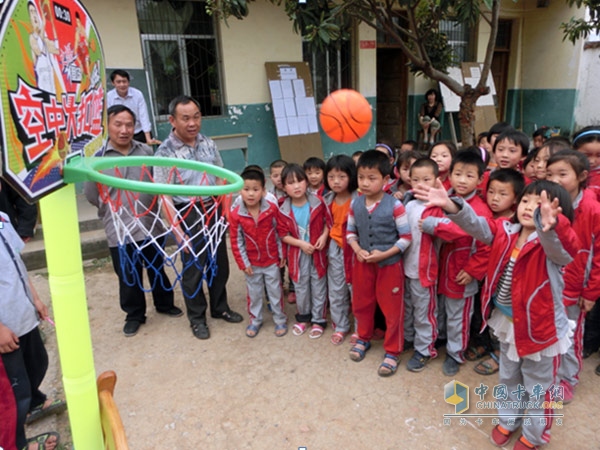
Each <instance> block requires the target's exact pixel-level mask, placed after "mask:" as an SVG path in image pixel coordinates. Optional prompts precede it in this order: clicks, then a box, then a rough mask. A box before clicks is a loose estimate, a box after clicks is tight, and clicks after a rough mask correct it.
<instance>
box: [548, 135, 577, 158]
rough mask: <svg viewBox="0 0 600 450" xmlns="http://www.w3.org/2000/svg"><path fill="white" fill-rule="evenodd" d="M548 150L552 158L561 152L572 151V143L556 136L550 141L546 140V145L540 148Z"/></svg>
mask: <svg viewBox="0 0 600 450" xmlns="http://www.w3.org/2000/svg"><path fill="white" fill-rule="evenodd" d="M542 148H547V149H548V154H549V155H550V156H552V155H554V154H555V153H558V152H560V151H561V150H572V149H573V147H572V146H571V142H570V141H569V140H568V139H567V138H566V137H562V136H554V137H551V138H549V139H546V140H545V141H544V143H543V144H542V145H541V146H540V149H542Z"/></svg>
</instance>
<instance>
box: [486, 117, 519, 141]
mask: <svg viewBox="0 0 600 450" xmlns="http://www.w3.org/2000/svg"><path fill="white" fill-rule="evenodd" d="M511 130H514V128H513V126H512V125H511V124H510V123H507V122H497V123H495V124H494V125H492V128H490V131H488V134H487V140H488V142H489V143H490V144H491V142H490V139H491V137H492V136H493V135H494V134H502V133H504V132H505V131H511Z"/></svg>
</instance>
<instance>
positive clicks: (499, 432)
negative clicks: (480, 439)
mask: <svg viewBox="0 0 600 450" xmlns="http://www.w3.org/2000/svg"><path fill="white" fill-rule="evenodd" d="M513 433H514V431H508V430H507V429H506V428H504V427H502V425H496V426H495V427H494V429H493V430H492V434H490V441H491V442H492V444H494V445H495V446H496V447H504V446H505V445H506V444H508V441H510V438H511V437H512V435H513Z"/></svg>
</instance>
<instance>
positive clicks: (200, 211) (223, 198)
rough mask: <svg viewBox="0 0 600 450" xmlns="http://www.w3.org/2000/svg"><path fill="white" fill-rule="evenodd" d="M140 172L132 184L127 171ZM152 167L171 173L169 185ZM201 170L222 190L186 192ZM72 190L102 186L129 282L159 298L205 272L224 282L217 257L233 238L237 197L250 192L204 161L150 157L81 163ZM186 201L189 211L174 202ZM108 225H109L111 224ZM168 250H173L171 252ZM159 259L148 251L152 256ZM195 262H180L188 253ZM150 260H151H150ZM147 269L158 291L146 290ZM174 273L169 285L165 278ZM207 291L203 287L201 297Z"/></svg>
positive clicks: (74, 163)
mask: <svg viewBox="0 0 600 450" xmlns="http://www.w3.org/2000/svg"><path fill="white" fill-rule="evenodd" d="M130 167H138V168H140V169H141V175H140V176H139V179H131V178H130V175H128V168H130ZM153 167H167V168H169V169H168V173H169V176H168V181H169V184H166V183H164V184H163V183H155V182H154V178H153ZM186 170H188V171H189V170H194V171H198V172H202V173H203V174H204V176H203V179H202V183H204V182H205V181H206V182H207V183H208V181H207V180H206V176H207V175H212V176H214V177H217V178H220V179H222V180H224V181H225V182H226V184H223V185H216V186H215V185H208V184H202V185H200V186H190V185H185V184H183V177H182V173H183V172H184V171H186ZM64 180H65V182H67V183H73V182H81V181H92V182H96V185H97V188H98V194H99V199H100V202H101V203H102V204H103V205H104V206H105V207H106V208H107V209H108V210H109V211H110V216H111V218H112V226H114V230H115V233H116V236H117V240H118V249H119V258H120V262H121V267H122V268H123V279H124V281H125V282H126V283H127V284H128V285H130V286H133V285H136V284H137V285H138V286H139V287H140V288H141V289H143V290H145V291H147V292H148V291H152V289H153V288H154V287H155V286H156V283H161V284H162V287H163V288H164V289H171V288H172V287H174V286H176V285H177V284H179V283H180V282H181V280H182V278H183V274H184V273H185V271H186V270H188V269H190V268H191V267H194V266H195V267H196V268H197V269H200V270H202V273H203V279H205V280H206V281H207V283H208V284H209V285H210V283H211V282H212V280H213V278H214V277H215V275H216V274H217V269H218V267H217V261H216V254H217V248H218V246H219V244H220V243H221V239H222V237H223V235H224V234H225V231H226V230H227V226H228V223H227V213H228V211H229V206H230V204H231V195H232V194H233V192H236V191H239V190H240V189H241V188H242V186H243V181H242V179H241V178H240V177H239V176H238V175H237V174H235V173H233V172H231V171H229V170H227V169H224V168H222V167H217V166H213V165H209V164H204V163H201V162H198V161H190V160H181V159H176V158H159V157H145V156H128V157H116V158H109V157H88V158H74V159H73V160H71V161H69V162H68V163H67V164H66V165H65V167H64ZM178 198H185V199H186V202H184V203H180V204H177V203H174V202H173V199H178ZM105 225H106V224H105ZM165 244H166V245H165ZM149 249H150V250H152V251H147V250H149ZM184 252H185V253H187V254H189V256H191V257H189V258H187V257H186V258H181V257H180V256H181V254H182V253H184ZM148 255H151V256H150V257H149V256H148ZM140 263H142V264H143V265H144V267H146V268H147V269H150V270H152V271H153V272H154V273H155V276H154V277H153V278H154V280H153V285H152V286H150V287H149V288H146V287H144V283H143V279H140V277H139V276H138V273H139V272H138V271H136V270H133V268H134V267H136V266H139V264H140ZM165 273H172V274H173V276H172V277H171V276H170V277H169V278H170V281H171V283H169V280H165V279H163V276H162V274H165ZM200 289H202V283H198V286H197V287H196V291H195V292H185V294H186V295H188V296H194V295H196V294H197V291H198V290H200Z"/></svg>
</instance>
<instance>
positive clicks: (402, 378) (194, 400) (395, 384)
mask: <svg viewBox="0 0 600 450" xmlns="http://www.w3.org/2000/svg"><path fill="white" fill-rule="evenodd" d="M32 277H33V282H34V284H35V286H36V287H37V289H38V290H39V292H40V294H41V296H42V298H44V299H46V300H48V299H49V293H48V283H47V277H46V276H44V275H43V274H40V273H37V274H35V273H32ZM85 278H86V289H87V299H88V309H89V316H90V325H91V332H92V340H93V346H94V359H95V364H96V371H97V373H100V372H102V371H104V370H107V369H113V370H115V371H116V372H117V375H118V382H117V387H116V393H115V398H116V402H117V404H118V406H119V409H120V412H121V416H122V419H123V422H124V425H125V428H126V431H127V437H128V440H129V445H130V448H131V449H135V450H141V449H180V450H188V449H193V448H203V449H260V450H264V449H276V448H277V449H294V450H295V449H300V448H306V449H308V450H320V449H334V448H344V449H373V448H381V449H402V448H411V449H432V448H435V449H439V450H443V449H475V448H477V449H492V448H494V447H493V446H492V444H491V443H490V442H489V440H488V439H489V438H488V436H489V433H490V430H491V429H492V422H491V419H489V418H486V419H485V420H483V421H482V423H481V424H478V423H476V421H475V420H476V419H475V418H469V419H467V420H465V421H464V423H463V424H460V423H459V420H458V419H452V421H451V424H450V425H446V424H444V417H443V415H444V414H450V413H453V412H454V408H453V406H451V405H449V404H447V403H445V401H444V385H445V384H446V383H448V382H449V381H451V380H452V378H449V377H446V376H444V375H443V374H442V362H443V359H444V353H443V352H442V354H441V356H440V357H439V358H438V359H436V360H433V361H431V362H430V364H429V365H428V366H427V367H426V369H425V370H424V371H423V372H421V373H419V374H415V373H411V372H408V371H407V370H406V368H405V366H404V365H405V364H406V361H407V360H408V359H409V358H410V353H408V354H404V355H403V356H402V361H401V364H402V366H401V368H400V369H399V371H398V373H397V374H396V375H395V376H393V377H391V378H381V377H379V376H378V375H377V367H378V365H379V363H380V362H381V360H382V358H383V349H382V346H381V341H378V342H374V345H373V348H372V349H371V350H370V351H369V352H368V353H367V356H366V358H365V360H364V361H362V362H360V363H356V362H353V361H351V360H350V359H349V358H348V350H349V343H348V342H347V341H346V342H345V343H344V344H343V345H341V346H334V345H332V344H331V343H330V341H329V338H330V335H331V333H332V330H331V328H328V329H327V330H326V331H325V334H324V336H323V337H322V338H321V339H316V340H312V339H309V338H308V336H307V335H304V336H301V337H296V336H293V335H292V334H291V333H289V334H288V335H287V336H285V337H283V338H276V337H275V336H274V334H273V328H274V325H273V322H272V319H271V317H270V316H269V313H268V312H266V313H265V324H264V326H263V328H262V329H261V331H260V334H259V335H258V336H257V337H256V338H254V339H249V338H247V337H246V336H245V335H244V330H245V327H246V325H247V323H246V322H244V323H241V324H228V323H225V322H223V321H218V320H213V319H209V320H208V323H209V327H210V331H211V338H210V339H209V340H207V341H200V340H198V339H196V338H194V337H193V335H192V333H191V331H190V327H189V324H188V321H187V319H186V317H185V316H184V317H180V318H169V317H165V316H163V315H158V314H156V313H155V311H154V309H153V308H152V307H151V306H150V307H149V308H148V321H147V323H146V324H145V325H143V326H142V327H141V329H140V332H139V333H138V335H136V336H134V337H130V338H127V337H125V336H123V334H122V327H123V320H124V314H123V313H122V312H121V311H120V309H119V306H118V295H117V283H116V277H115V275H114V273H113V272H112V267H111V264H110V262H109V261H108V260H106V259H102V260H96V261H94V262H93V263H91V264H88V266H87V267H86V269H85ZM228 288H229V298H230V305H231V307H232V309H234V310H235V311H238V312H241V313H243V314H244V316H245V317H246V318H247V313H246V311H245V286H244V279H243V276H242V274H241V272H240V271H239V270H237V268H236V267H234V265H233V264H232V275H231V277H230V281H229V284H228ZM176 304H177V305H179V306H180V307H182V308H183V300H182V297H181V293H180V291H179V290H177V291H176ZM286 308H287V313H288V317H289V318H290V322H291V323H293V322H292V321H293V314H294V308H293V307H292V305H287V306H286ZM43 330H44V332H45V333H46V335H47V345H48V348H49V352H50V357H51V360H52V363H51V367H50V369H49V371H48V375H47V377H46V380H45V382H44V389H45V390H46V392H48V393H49V394H51V395H53V396H59V397H61V396H62V397H63V398H64V393H63V392H62V385H61V375H60V369H59V366H58V364H57V362H56V359H57V354H56V344H55V336H54V330H53V329H52V327H51V326H50V325H48V324H46V323H44V324H43ZM598 363H600V358H599V356H598V354H596V355H593V356H591V357H590V358H589V359H587V360H586V361H585V367H584V370H583V373H582V376H581V384H580V386H579V388H578V390H577V392H576V398H575V401H574V402H573V403H572V404H570V405H568V406H566V407H565V408H564V409H563V410H562V411H558V412H559V413H564V419H563V420H562V424H561V425H557V424H554V426H553V427H552V441H551V443H550V444H549V445H547V446H546V447H545V448H547V449H548V450H553V449H554V450H558V449H592V448H600V423H599V422H598V421H596V418H597V417H598V413H599V412H600V411H599V406H598V401H597V399H598V398H600V377H598V376H596V375H595V374H594V368H595V367H596V365H598ZM473 365H474V363H466V364H465V365H464V366H463V367H462V368H461V370H460V372H459V373H458V375H457V376H456V377H454V379H456V380H457V381H460V382H462V383H464V384H466V385H468V386H470V394H471V409H470V410H469V411H468V412H470V413H481V412H485V413H493V412H494V411H478V410H477V409H476V408H475V407H474V403H475V400H476V399H475V395H474V393H473V389H474V387H475V386H478V385H479V384H480V383H484V384H486V385H488V386H490V392H491V389H492V386H493V385H495V384H497V376H495V375H494V376H490V377H485V376H480V375H477V374H476V373H475V372H474V371H473V370H472V367H473ZM50 429H58V430H59V431H60V432H61V435H62V437H63V442H65V443H67V445H66V446H65V447H64V448H72V446H71V445H70V444H69V441H70V434H69V428H68V413H65V414H63V415H61V416H55V417H50V418H47V419H44V420H42V421H40V422H38V423H36V424H35V425H34V426H32V427H30V429H29V430H28V435H30V436H32V435H34V434H37V433H39V432H42V431H46V430H50ZM513 442H514V439H513ZM511 444H512V442H511ZM507 448H512V447H511V446H509V447H507ZM80 450H85V449H80Z"/></svg>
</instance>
